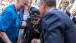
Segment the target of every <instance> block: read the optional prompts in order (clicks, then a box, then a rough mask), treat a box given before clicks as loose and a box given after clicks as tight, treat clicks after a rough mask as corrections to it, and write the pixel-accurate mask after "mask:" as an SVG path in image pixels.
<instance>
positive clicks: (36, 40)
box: [31, 38, 41, 43]
mask: <svg viewBox="0 0 76 43" xmlns="http://www.w3.org/2000/svg"><path fill="white" fill-rule="evenodd" d="M40 42H41V41H40V39H36V38H34V39H32V40H31V43H40Z"/></svg>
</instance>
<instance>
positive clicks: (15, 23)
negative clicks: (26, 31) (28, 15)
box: [0, 0, 28, 43]
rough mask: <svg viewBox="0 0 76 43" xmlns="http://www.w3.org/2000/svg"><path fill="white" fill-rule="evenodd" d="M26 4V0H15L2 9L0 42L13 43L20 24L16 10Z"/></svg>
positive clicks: (21, 8)
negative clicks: (14, 2)
mask: <svg viewBox="0 0 76 43" xmlns="http://www.w3.org/2000/svg"><path fill="white" fill-rule="evenodd" d="M25 5H26V6H27V5H28V0H17V3H16V4H11V5H9V6H8V7H6V8H5V9H4V11H3V12H2V15H1V19H0V43H15V41H16V37H18V31H19V29H20V26H21V19H20V17H19V14H18V11H20V10H23V9H24V6H25Z"/></svg>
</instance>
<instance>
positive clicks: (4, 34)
mask: <svg viewBox="0 0 76 43" xmlns="http://www.w3.org/2000/svg"><path fill="white" fill-rule="evenodd" d="M0 37H1V39H2V40H3V41H4V43H12V42H11V41H10V40H9V38H8V36H7V35H6V33H5V32H0Z"/></svg>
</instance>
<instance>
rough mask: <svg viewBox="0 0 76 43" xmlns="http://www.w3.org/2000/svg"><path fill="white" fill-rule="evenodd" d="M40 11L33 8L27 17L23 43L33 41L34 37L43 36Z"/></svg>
mask: <svg viewBox="0 0 76 43" xmlns="http://www.w3.org/2000/svg"><path fill="white" fill-rule="evenodd" d="M39 21H40V13H39V11H38V10H33V11H32V12H31V13H30V17H28V19H27V26H26V28H27V30H26V33H25V36H24V40H23V41H22V43H25V42H26V43H31V40H32V39H34V38H37V39H39V38H41V36H42V35H41V33H42V31H41V28H40V23H39Z"/></svg>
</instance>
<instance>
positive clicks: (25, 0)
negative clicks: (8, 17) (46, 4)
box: [17, 0, 28, 10]
mask: <svg viewBox="0 0 76 43" xmlns="http://www.w3.org/2000/svg"><path fill="white" fill-rule="evenodd" d="M17 4H18V10H23V9H24V8H25V6H26V5H28V0H17Z"/></svg>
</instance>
